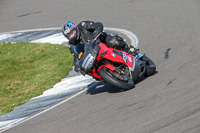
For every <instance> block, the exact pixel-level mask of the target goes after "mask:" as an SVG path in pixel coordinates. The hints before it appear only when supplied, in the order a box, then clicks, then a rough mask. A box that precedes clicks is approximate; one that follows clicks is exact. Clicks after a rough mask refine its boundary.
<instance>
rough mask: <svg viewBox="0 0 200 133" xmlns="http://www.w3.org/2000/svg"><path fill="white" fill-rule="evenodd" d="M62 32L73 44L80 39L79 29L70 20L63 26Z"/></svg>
mask: <svg viewBox="0 0 200 133" xmlns="http://www.w3.org/2000/svg"><path fill="white" fill-rule="evenodd" d="M62 33H63V35H64V36H65V37H66V38H67V39H68V40H69V42H70V43H72V44H75V43H76V42H77V41H78V39H79V29H78V27H77V26H76V25H75V24H74V23H72V22H70V21H68V22H67V23H66V24H65V25H64V26H63V29H62Z"/></svg>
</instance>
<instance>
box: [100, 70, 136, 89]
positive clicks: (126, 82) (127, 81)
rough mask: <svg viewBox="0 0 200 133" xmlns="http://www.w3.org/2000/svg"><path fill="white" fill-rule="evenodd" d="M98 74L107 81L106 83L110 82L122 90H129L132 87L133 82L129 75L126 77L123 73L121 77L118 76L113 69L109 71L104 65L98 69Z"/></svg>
mask: <svg viewBox="0 0 200 133" xmlns="http://www.w3.org/2000/svg"><path fill="white" fill-rule="evenodd" d="M99 75H100V76H101V77H102V78H103V79H104V80H105V81H107V82H108V83H110V84H112V85H114V86H116V87H118V88H121V89H124V90H129V89H132V88H133V87H134V82H133V80H132V79H131V78H130V77H128V76H126V75H125V74H124V75H121V77H122V78H119V77H117V76H116V75H115V74H114V71H111V70H109V69H108V68H106V67H102V68H101V69H100V71H99Z"/></svg>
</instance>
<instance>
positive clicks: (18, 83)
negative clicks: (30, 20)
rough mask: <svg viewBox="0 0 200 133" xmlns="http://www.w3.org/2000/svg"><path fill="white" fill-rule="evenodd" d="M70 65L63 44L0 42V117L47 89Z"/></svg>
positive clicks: (69, 57) (71, 60) (70, 67)
mask: <svg viewBox="0 0 200 133" xmlns="http://www.w3.org/2000/svg"><path fill="white" fill-rule="evenodd" d="M72 66H73V56H72V55H71V54H70V52H69V50H68V47H67V46H64V45H52V44H36V43H27V42H19V43H14V44H12V43H0V115H1V114H5V113H8V112H10V111H12V110H13V109H14V107H16V106H19V105H21V104H23V103H26V102H28V101H29V100H30V99H31V98H32V97H35V96H38V95H41V94H42V92H44V91H45V90H47V89H50V88H51V87H52V86H53V85H54V84H56V83H57V82H59V80H60V79H61V78H63V77H65V76H67V74H68V73H69V71H70V70H72Z"/></svg>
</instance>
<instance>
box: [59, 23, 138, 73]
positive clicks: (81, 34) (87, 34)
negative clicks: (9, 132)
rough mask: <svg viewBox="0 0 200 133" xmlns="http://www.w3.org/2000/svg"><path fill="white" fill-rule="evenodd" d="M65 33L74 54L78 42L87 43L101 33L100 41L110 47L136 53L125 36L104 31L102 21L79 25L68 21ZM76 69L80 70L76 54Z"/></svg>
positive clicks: (63, 31) (64, 27) (64, 28)
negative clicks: (124, 38) (125, 39)
mask: <svg viewBox="0 0 200 133" xmlns="http://www.w3.org/2000/svg"><path fill="white" fill-rule="evenodd" d="M62 33H63V35H64V36H65V37H66V38H67V39H68V40H69V49H70V52H71V54H72V55H73V56H74V46H75V45H77V44H79V43H80V44H83V45H84V44H86V43H87V42H90V41H92V40H93V39H95V38H96V37H97V36H98V35H99V34H100V36H99V37H98V41H100V42H102V43H105V44H106V45H107V46H108V47H112V48H116V49H120V50H124V51H128V52H130V53H131V52H132V53H134V51H135V49H134V48H133V46H130V45H128V44H127V43H126V42H125V41H124V40H123V38H121V37H120V36H118V35H117V34H116V35H109V34H106V33H105V32H103V24H102V23H101V22H93V21H82V22H80V23H79V24H78V25H76V24H74V23H72V22H70V21H68V22H67V23H66V24H64V26H63V29H62ZM74 64H75V71H76V72H78V71H79V63H78V62H77V59H76V57H75V56H74Z"/></svg>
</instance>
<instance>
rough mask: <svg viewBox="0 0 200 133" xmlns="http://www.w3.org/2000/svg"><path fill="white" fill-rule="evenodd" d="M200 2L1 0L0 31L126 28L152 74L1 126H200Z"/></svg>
mask: <svg viewBox="0 0 200 133" xmlns="http://www.w3.org/2000/svg"><path fill="white" fill-rule="evenodd" d="M199 7H200V1H198V0H181V1H180V0H123V1H121V0H112V1H107V0H101V1H98V0H84V1H78V0H56V1H55V0H34V1H33V0H0V17H1V22H0V32H9V31H16V30H27V29H37V28H51V27H59V26H60V27H62V25H63V24H64V23H65V22H66V21H68V20H71V21H74V22H75V23H78V22H80V21H81V20H93V21H100V22H102V23H103V24H104V26H105V27H113V28H120V29H127V30H130V31H132V32H133V33H135V34H136V35H137V37H138V38H139V48H140V50H141V51H142V52H144V53H146V55H147V56H149V57H150V58H151V59H152V60H153V61H154V62H155V64H156V65H157V73H156V74H155V75H153V76H151V77H148V78H146V79H144V80H142V81H138V82H137V83H136V85H135V87H134V88H133V89H132V90H129V91H125V92H122V91H120V90H119V89H117V88H115V87H112V86H111V85H109V84H107V83H104V82H99V84H98V85H97V86H93V87H90V88H89V90H88V91H87V92H86V93H83V94H81V95H79V96H78V97H75V98H73V99H71V100H70V101H68V102H66V103H63V104H62V105H60V106H58V107H56V108H54V109H52V110H49V111H48V112H46V113H44V114H41V115H39V116H38V117H35V118H33V119H30V120H28V121H26V122H25V123H22V124H20V125H18V126H16V127H14V128H11V129H9V130H7V131H5V133H26V132H29V133H36V132H39V133H46V132H48V133H55V132H56V133H63V132H70V133H94V132H95V133H108V132H109V133H110V132H113V133H121V132H123V133H199V132H200V82H199V79H200V68H199V65H200V58H199V57H200V53H199V51H200V23H199V22H200V17H199V16H200V15H199V14H200V8H199Z"/></svg>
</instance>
